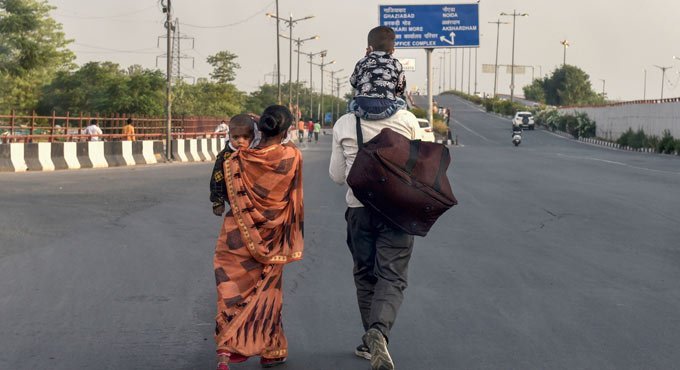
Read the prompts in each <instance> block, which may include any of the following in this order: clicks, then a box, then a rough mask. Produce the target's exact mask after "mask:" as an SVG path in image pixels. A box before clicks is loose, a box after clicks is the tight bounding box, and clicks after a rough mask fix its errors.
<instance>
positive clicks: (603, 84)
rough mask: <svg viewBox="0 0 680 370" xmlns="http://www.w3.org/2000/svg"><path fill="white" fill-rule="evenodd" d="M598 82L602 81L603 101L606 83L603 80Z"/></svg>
mask: <svg viewBox="0 0 680 370" xmlns="http://www.w3.org/2000/svg"><path fill="white" fill-rule="evenodd" d="M600 81H602V99H604V96H605V90H604V87H605V83H606V81H605V80H603V79H600Z"/></svg>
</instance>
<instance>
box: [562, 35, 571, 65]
mask: <svg viewBox="0 0 680 370" xmlns="http://www.w3.org/2000/svg"><path fill="white" fill-rule="evenodd" d="M560 44H562V46H564V56H563V57H562V66H563V67H564V66H566V65H567V48H568V47H569V45H570V44H569V40H562V41H560Z"/></svg>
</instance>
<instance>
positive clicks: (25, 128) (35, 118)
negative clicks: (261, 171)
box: [0, 112, 228, 143]
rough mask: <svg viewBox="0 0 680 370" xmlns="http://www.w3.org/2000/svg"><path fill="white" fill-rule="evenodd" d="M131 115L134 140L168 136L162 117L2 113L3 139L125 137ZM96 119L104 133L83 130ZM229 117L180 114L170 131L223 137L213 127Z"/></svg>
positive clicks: (180, 134)
mask: <svg viewBox="0 0 680 370" xmlns="http://www.w3.org/2000/svg"><path fill="white" fill-rule="evenodd" d="M128 118H132V120H133V123H132V124H133V126H134V129H135V134H134V138H135V140H162V139H164V138H165V136H166V132H167V130H166V125H167V124H166V119H165V118H163V117H160V118H159V117H130V116H126V115H118V114H117V115H113V116H109V117H105V116H101V115H90V114H83V113H80V114H78V115H75V116H72V115H71V114H70V113H68V112H67V113H66V115H63V116H57V115H56V114H55V113H53V114H52V115H51V116H39V115H36V114H35V112H33V113H32V114H31V115H17V114H15V112H12V113H11V114H9V115H0V142H3V143H7V142H19V143H33V142H55V141H56V142H60V141H89V140H91V139H92V138H93V137H98V138H99V139H100V140H107V141H109V140H124V139H126V138H127V136H129V135H126V134H123V126H125V125H126V124H127V120H128ZM93 119H96V120H97V122H98V126H99V128H100V129H101V130H102V135H86V134H84V132H83V130H84V129H85V127H87V125H88V124H89V122H90V121H91V120H93ZM222 120H225V121H227V122H228V119H224V118H215V117H178V118H173V119H172V128H171V134H172V137H173V138H175V139H183V138H199V137H200V138H204V137H205V138H210V137H221V136H224V134H223V133H222V134H218V133H214V132H213V130H214V128H215V127H216V126H217V125H218V124H219V123H220V122H221V121H222Z"/></svg>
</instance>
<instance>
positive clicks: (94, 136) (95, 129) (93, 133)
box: [83, 119, 103, 141]
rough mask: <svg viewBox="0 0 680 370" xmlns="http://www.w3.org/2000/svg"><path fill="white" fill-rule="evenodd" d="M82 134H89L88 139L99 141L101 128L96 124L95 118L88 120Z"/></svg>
mask: <svg viewBox="0 0 680 370" xmlns="http://www.w3.org/2000/svg"><path fill="white" fill-rule="evenodd" d="M83 134H84V135H90V141H101V137H100V136H98V135H102V134H103V133H102V129H100V128H99V126H97V120H96V119H92V120H90V124H89V125H88V126H87V127H85V130H83Z"/></svg>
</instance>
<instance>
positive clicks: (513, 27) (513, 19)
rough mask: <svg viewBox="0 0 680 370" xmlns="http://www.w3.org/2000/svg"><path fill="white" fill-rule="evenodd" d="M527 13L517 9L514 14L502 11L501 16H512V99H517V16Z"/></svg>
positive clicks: (524, 15) (523, 15)
mask: <svg viewBox="0 0 680 370" xmlns="http://www.w3.org/2000/svg"><path fill="white" fill-rule="evenodd" d="M528 15H529V14H527V13H517V10H513V11H512V14H508V13H501V16H506V17H512V66H511V68H512V70H511V73H510V75H511V82H510V101H511V102H512V101H514V100H515V34H516V32H515V30H516V24H517V17H526V16H528Z"/></svg>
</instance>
